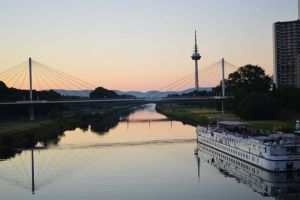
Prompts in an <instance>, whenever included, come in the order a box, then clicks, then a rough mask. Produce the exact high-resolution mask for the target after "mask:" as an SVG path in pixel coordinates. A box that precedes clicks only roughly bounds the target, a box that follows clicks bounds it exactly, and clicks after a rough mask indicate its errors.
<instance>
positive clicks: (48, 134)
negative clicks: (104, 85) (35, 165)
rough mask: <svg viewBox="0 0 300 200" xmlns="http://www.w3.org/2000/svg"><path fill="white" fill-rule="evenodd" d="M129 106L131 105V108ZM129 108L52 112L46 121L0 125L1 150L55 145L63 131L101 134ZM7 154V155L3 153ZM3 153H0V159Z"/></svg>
mask: <svg viewBox="0 0 300 200" xmlns="http://www.w3.org/2000/svg"><path fill="white" fill-rule="evenodd" d="M130 107H131V106H130ZM130 107H129V106H115V107H111V108H110V109H98V110H95V109H93V110H91V109H84V110H76V111H64V112H53V113H52V114H51V116H50V115H49V116H48V117H47V118H43V119H39V120H37V121H34V122H29V121H22V120H17V121H13V122H12V121H6V122H2V123H1V124H0V150H1V152H2V153H3V152H5V151H8V152H11V148H20V147H22V148H25V147H32V146H34V145H35V144H36V143H37V142H42V143H44V144H48V143H49V141H51V143H52V144H57V143H58V142H59V140H60V137H61V136H62V135H63V133H64V132H65V131H66V130H74V129H76V128H81V129H83V130H85V129H87V128H88V127H89V125H91V130H92V131H93V132H96V133H98V134H103V133H105V132H106V131H108V130H109V129H110V128H111V127H114V126H115V125H116V124H117V123H118V120H119V117H120V116H123V115H127V114H128V113H130V112H132V110H131V109H130ZM4 155H6V154H4ZM1 156H2V154H0V158H1Z"/></svg>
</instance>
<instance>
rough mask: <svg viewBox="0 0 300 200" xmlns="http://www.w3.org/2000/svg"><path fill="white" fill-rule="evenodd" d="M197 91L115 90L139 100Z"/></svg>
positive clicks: (206, 89)
mask: <svg viewBox="0 0 300 200" xmlns="http://www.w3.org/2000/svg"><path fill="white" fill-rule="evenodd" d="M194 90H195V89H194V88H192V89H187V90H182V91H167V92H160V91H148V92H139V91H129V92H124V91H120V90H115V92H116V93H117V94H119V95H123V94H128V95H133V96H136V97H138V98H145V97H153V98H162V97H167V96H168V95H170V94H179V95H181V94H184V93H190V92H193V91H194ZM199 90H200V91H208V92H209V91H212V88H200V89H199Z"/></svg>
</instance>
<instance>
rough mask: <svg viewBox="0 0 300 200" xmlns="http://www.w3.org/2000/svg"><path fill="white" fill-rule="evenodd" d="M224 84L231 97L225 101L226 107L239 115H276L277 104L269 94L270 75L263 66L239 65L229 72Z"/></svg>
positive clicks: (271, 116)
mask: <svg viewBox="0 0 300 200" xmlns="http://www.w3.org/2000/svg"><path fill="white" fill-rule="evenodd" d="M225 84H226V88H227V92H229V93H230V95H231V96H232V97H233V99H230V100H228V101H227V102H226V107H227V108H231V109H232V110H233V111H234V112H235V113H236V114H237V115H239V116H240V117H242V118H244V119H271V118H274V117H276V116H277V114H278V110H279V109H277V108H278V104H277V101H276V100H275V99H274V98H273V97H272V96H271V94H270V88H271V77H269V76H268V75H266V74H265V70H264V69H263V68H261V67H259V66H256V65H246V66H243V67H240V68H239V69H238V70H237V71H236V72H233V73H231V74H229V76H228V79H227V80H226V81H225ZM217 89H218V88H217ZM219 89H220V86H219Z"/></svg>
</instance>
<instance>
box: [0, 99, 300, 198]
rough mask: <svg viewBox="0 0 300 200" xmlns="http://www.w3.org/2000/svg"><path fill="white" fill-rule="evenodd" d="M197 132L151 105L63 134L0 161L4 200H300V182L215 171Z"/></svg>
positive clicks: (224, 167) (222, 167) (218, 163)
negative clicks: (107, 122) (107, 123)
mask: <svg viewBox="0 0 300 200" xmlns="http://www.w3.org/2000/svg"><path fill="white" fill-rule="evenodd" d="M195 131H196V129H195V127H192V126H189V125H184V124H182V123H181V122H178V121H171V120H168V119H167V118H166V117H165V116H163V115H161V114H159V113H157V112H156V111H155V105H153V104H149V105H146V106H145V107H143V108H139V109H137V110H135V111H134V112H133V113H131V114H130V115H129V116H127V117H123V118H122V119H120V120H119V122H118V123H116V124H113V125H111V126H109V127H106V128H104V129H103V124H102V126H101V127H97V124H96V125H95V124H94V125H93V127H91V126H90V127H89V128H88V129H84V130H82V129H79V128H78V129H75V130H73V131H66V132H65V133H64V134H63V135H62V136H60V138H58V139H57V140H55V142H52V143H51V144H49V145H47V147H46V148H43V145H42V144H38V145H37V146H36V147H37V148H35V149H34V150H31V149H28V150H26V149H22V151H21V152H20V153H19V154H16V155H15V156H14V157H12V158H10V159H6V160H1V161H0V173H1V174H0V185H1V187H0V195H1V198H0V199H1V200H2V199H4V200H10V199H11V200H15V199H22V200H27V199H28V200H31V199H43V200H48V199H49V200H52V199H64V200H67V199H72V200H79V199H130V200H135V199H164V200H166V199H172V200H177V199H178V200H181V199H205V200H217V199H222V200H224V199H230V200H234V199H236V200H240V199H243V200H247V199H249V200H253V199H300V192H299V187H300V184H299V174H298V175H293V174H292V175H286V174H282V175H276V174H272V173H268V172H264V171H261V172H260V174H261V175H260V176H261V177H257V176H255V177H254V176H252V175H251V173H249V172H245V171H243V170H242V169H238V168H232V165H230V163H229V164H228V163H226V162H225V161H223V160H222V159H217V158H216V160H215V161H214V162H213V163H212V162H211V158H210V157H211V156H212V155H210V154H209V153H212V151H207V150H208V149H207V148H206V147H205V148H204V149H203V151H199V155H195V154H194V152H195V151H194V149H195V148H196V147H197V142H196V133H195ZM200 147H201V146H200ZM200 150H201V148H200ZM33 174H34V175H33Z"/></svg>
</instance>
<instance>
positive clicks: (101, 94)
mask: <svg viewBox="0 0 300 200" xmlns="http://www.w3.org/2000/svg"><path fill="white" fill-rule="evenodd" d="M118 97H119V95H118V94H117V93H116V92H115V91H112V90H108V89H105V88H103V87H97V88H96V89H95V90H94V91H92V92H91V93H90V98H118Z"/></svg>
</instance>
